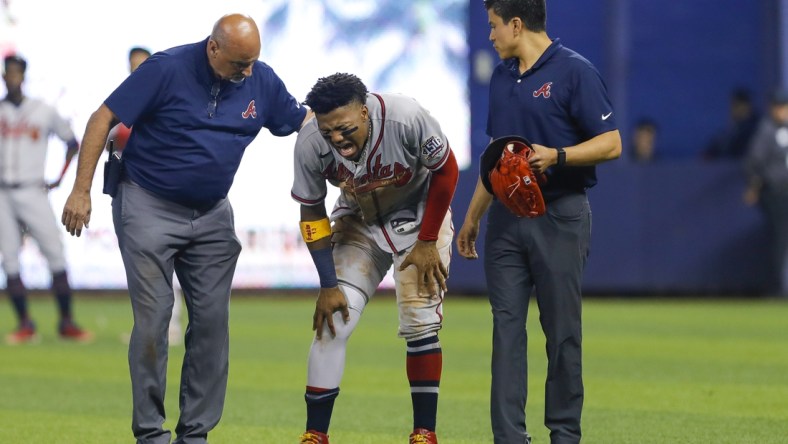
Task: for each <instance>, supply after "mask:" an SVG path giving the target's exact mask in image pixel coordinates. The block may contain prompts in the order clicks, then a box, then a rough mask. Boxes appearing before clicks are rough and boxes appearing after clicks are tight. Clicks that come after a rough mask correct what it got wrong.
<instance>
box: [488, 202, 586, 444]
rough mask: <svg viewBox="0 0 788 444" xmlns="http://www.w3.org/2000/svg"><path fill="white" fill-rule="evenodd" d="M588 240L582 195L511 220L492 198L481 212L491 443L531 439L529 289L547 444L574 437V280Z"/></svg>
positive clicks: (577, 382)
mask: <svg viewBox="0 0 788 444" xmlns="http://www.w3.org/2000/svg"><path fill="white" fill-rule="evenodd" d="M590 237H591V210H590V207H589V204H588V200H587V198H586V195H585V194H583V193H577V194H570V195H566V196H564V197H561V198H558V199H556V200H554V201H551V202H549V203H548V204H547V213H546V214H545V215H543V216H540V217H537V218H533V219H530V218H518V217H517V216H515V215H514V214H512V213H511V212H509V211H508V210H507V209H506V208H505V207H504V206H503V205H502V204H501V203H500V202H498V201H497V200H496V201H494V202H493V204H492V206H491V207H490V212H489V214H488V225H487V231H486V237H485V246H484V267H485V275H486V278H487V287H488V290H489V298H490V306H491V308H492V315H493V351H492V387H491V400H490V416H491V422H492V429H493V436H494V438H495V443H496V444H524V443H527V442H530V437H529V435H528V433H527V432H526V425H525V402H526V398H527V395H528V360H527V351H526V349H527V343H528V335H527V332H526V328H525V325H526V317H527V315H528V304H529V301H530V298H531V294H532V291H534V290H535V292H536V301H537V304H538V307H539V321H540V323H541V326H542V330H543V331H544V334H545V338H546V342H547V345H546V348H547V350H546V351H547V360H548V365H547V381H546V385H545V392H546V393H545V398H546V399H545V425H546V426H547V427H548V428H549V429H550V439H551V442H552V444H559V443H560V444H565V443H573V444H574V443H578V442H579V441H580V414H581V411H582V408H583V377H582V359H581V339H582V328H581V282H582V276H583V268H584V266H585V262H586V257H587V255H588V251H589V243H590Z"/></svg>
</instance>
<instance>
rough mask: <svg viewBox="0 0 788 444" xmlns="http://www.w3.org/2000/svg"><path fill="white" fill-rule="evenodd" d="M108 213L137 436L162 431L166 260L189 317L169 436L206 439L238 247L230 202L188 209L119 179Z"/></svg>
mask: <svg viewBox="0 0 788 444" xmlns="http://www.w3.org/2000/svg"><path fill="white" fill-rule="evenodd" d="M112 216H113V221H114V225H115V233H116V234H117V237H118V244H119V247H120V251H121V255H122V256H123V264H124V266H125V268H126V278H127V281H128V287H129V296H130V298H131V307H132V311H133V314H134V327H133V329H132V332H131V341H130V343H129V371H130V373H131V388H132V398H133V414H132V431H133V432H134V436H135V437H136V438H137V443H138V444H164V443H169V442H170V438H171V433H170V431H169V430H164V429H163V427H162V424H163V423H164V419H165V412H164V395H165V389H166V382H167V380H166V375H167V357H168V338H167V329H168V326H169V321H170V317H171V315H172V306H173V301H174V295H173V289H172V275H173V270H174V271H175V273H176V274H177V276H178V280H179V281H180V284H181V287H182V288H183V294H184V299H185V301H186V309H187V311H188V319H189V324H188V327H187V329H186V336H185V340H184V345H185V347H186V352H185V356H184V358H183V366H182V370H181V384H180V398H179V399H180V418H179V420H178V424H177V426H176V428H175V432H176V434H177V436H176V439H175V441H174V442H175V443H183V444H197V443H206V442H207V436H208V432H209V431H210V430H212V429H213V428H214V427H215V426H216V424H217V423H218V422H219V418H220V417H221V415H222V410H223V407H224V397H225V392H226V388H227V374H228V349H229V341H228V317H229V302H230V288H231V284H232V279H233V274H234V273H235V266H236V262H237V260H238V256H239V254H240V252H241V244H240V242H239V241H238V238H237V237H236V235H235V228H234V222H233V211H232V207H231V205H230V202H229V201H228V200H227V199H223V200H221V201H219V202H217V203H216V204H215V205H213V206H211V207H210V208H203V209H199V210H197V209H193V208H188V207H185V206H181V205H178V204H175V203H173V202H170V201H167V200H164V199H161V198H159V197H158V196H157V195H155V194H153V193H151V192H149V191H147V190H145V189H143V188H141V187H140V186H138V185H137V184H135V183H132V182H129V181H124V182H122V183H121V186H120V189H119V192H118V194H117V195H116V196H115V198H114V199H113V201H112Z"/></svg>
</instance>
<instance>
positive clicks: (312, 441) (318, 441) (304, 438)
mask: <svg viewBox="0 0 788 444" xmlns="http://www.w3.org/2000/svg"><path fill="white" fill-rule="evenodd" d="M299 443H301V444H328V435H326V434H325V433H320V432H318V431H317V430H307V431H306V432H304V434H303V435H301V441H299Z"/></svg>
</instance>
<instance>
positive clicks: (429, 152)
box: [421, 136, 443, 159]
mask: <svg viewBox="0 0 788 444" xmlns="http://www.w3.org/2000/svg"><path fill="white" fill-rule="evenodd" d="M442 149H443V141H442V140H441V138H440V137H437V136H432V137H430V138H429V139H427V141H426V142H424V143H423V144H422V145H421V155H422V156H424V157H426V158H428V159H432V158H434V157H435V156H437V155H439V154H440V152H441V150H442Z"/></svg>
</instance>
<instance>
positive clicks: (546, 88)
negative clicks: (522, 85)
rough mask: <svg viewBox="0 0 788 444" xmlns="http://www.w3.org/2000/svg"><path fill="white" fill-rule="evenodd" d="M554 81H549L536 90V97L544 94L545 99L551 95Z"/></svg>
mask: <svg viewBox="0 0 788 444" xmlns="http://www.w3.org/2000/svg"><path fill="white" fill-rule="evenodd" d="M552 84H553V82H547V83H545V84H544V85H542V87H541V88H539V89H537V90H536V91H534V97H539V96H543V97H544V98H545V99H547V98H549V97H550V86H551V85H552Z"/></svg>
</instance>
